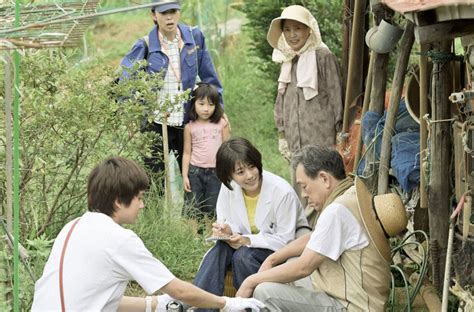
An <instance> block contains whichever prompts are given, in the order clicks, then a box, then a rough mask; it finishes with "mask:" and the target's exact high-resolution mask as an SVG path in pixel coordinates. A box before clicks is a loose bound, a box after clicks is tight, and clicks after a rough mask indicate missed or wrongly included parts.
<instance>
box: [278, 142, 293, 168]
mask: <svg viewBox="0 0 474 312" xmlns="http://www.w3.org/2000/svg"><path fill="white" fill-rule="evenodd" d="M278 150H279V151H280V154H281V156H283V158H285V159H286V160H287V161H288V162H289V161H290V160H291V152H290V148H289V147H288V141H286V139H283V138H280V139H278Z"/></svg>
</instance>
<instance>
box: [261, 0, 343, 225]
mask: <svg viewBox="0 0 474 312" xmlns="http://www.w3.org/2000/svg"><path fill="white" fill-rule="evenodd" d="M267 40H268V42H269V44H270V45H271V46H272V47H273V48H274V50H273V55H272V59H273V61H275V62H278V63H282V65H281V72H280V76H279V78H278V95H277V98H276V102H275V111H274V116H275V123H276V126H277V128H278V133H279V142H278V143H279V144H278V145H279V150H280V153H281V154H282V156H283V157H285V159H287V160H288V161H289V160H290V158H291V155H292V154H293V153H294V152H296V151H297V150H298V149H300V148H302V147H303V146H306V145H310V144H321V145H326V146H334V145H335V144H336V133H337V132H338V131H340V130H341V125H342V117H343V107H342V98H343V94H342V87H341V79H340V75H339V66H338V63H337V60H336V57H335V56H334V54H333V53H332V52H331V51H330V50H329V48H328V47H327V46H326V45H325V44H324V43H323V42H322V39H321V34H320V32H319V27H318V23H317V21H316V19H315V18H314V16H313V15H312V14H311V12H310V11H309V10H308V9H306V8H304V7H302V6H299V5H292V6H289V7H287V8H285V9H284V10H283V12H282V13H281V16H280V17H277V18H275V19H274V20H273V21H272V23H271V25H270V29H269V31H268V34H267ZM293 176H294V174H293ZM308 211H313V209H309V210H308ZM308 217H309V216H308ZM308 219H309V221H310V224H311V221H312V217H309V218H308Z"/></svg>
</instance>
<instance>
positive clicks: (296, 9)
mask: <svg viewBox="0 0 474 312" xmlns="http://www.w3.org/2000/svg"><path fill="white" fill-rule="evenodd" d="M285 19H290V20H294V21H297V22H300V23H303V24H305V25H306V26H308V27H309V28H310V29H311V34H310V37H311V36H313V38H312V40H314V42H315V45H316V46H319V45H320V44H321V42H322V40H321V34H320V32H319V26H318V22H317V21H316V19H315V18H314V16H313V15H312V14H311V12H310V11H309V10H308V9H306V8H305V7H302V6H300V5H291V6H289V7H287V8H285V9H284V10H283V12H281V16H280V17H277V18H275V19H273V20H272V23H271V24H270V29H269V30H268V34H267V41H268V43H269V44H270V45H271V46H272V47H273V48H274V49H278V50H280V49H281V44H282V41H283V42H285V43H286V41H285V39H284V36H283V35H282V27H281V22H282V20H285Z"/></svg>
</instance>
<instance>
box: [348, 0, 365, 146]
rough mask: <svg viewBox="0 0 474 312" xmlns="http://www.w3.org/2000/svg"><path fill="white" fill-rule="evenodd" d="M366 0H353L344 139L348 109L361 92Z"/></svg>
mask: <svg viewBox="0 0 474 312" xmlns="http://www.w3.org/2000/svg"><path fill="white" fill-rule="evenodd" d="M365 7H366V0H355V4H354V18H353V19H352V21H353V22H352V34H351V42H350V52H349V69H348V73H347V84H346V96H345V100H344V117H343V121H342V134H343V136H342V138H343V140H345V139H346V138H347V136H345V135H344V134H346V133H347V132H348V131H349V111H350V105H351V103H352V101H354V99H355V98H356V96H357V95H358V94H360V93H361V92H362V85H361V79H360V77H361V76H362V74H363V62H362V61H361V60H362V59H363V55H364V46H363V42H364V40H363V27H364V23H363V22H364V14H365Z"/></svg>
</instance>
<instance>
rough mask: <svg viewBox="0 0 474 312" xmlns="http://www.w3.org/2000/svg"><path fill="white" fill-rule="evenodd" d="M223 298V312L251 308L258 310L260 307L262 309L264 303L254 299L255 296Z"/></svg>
mask: <svg viewBox="0 0 474 312" xmlns="http://www.w3.org/2000/svg"><path fill="white" fill-rule="evenodd" d="M224 298H225V306H224V308H223V309H222V311H223V312H231V311H242V310H245V309H252V311H260V309H263V308H264V307H265V305H264V304H263V303H262V302H261V301H259V300H257V299H255V298H249V299H247V298H239V297H235V298H228V297H224Z"/></svg>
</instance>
